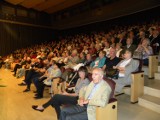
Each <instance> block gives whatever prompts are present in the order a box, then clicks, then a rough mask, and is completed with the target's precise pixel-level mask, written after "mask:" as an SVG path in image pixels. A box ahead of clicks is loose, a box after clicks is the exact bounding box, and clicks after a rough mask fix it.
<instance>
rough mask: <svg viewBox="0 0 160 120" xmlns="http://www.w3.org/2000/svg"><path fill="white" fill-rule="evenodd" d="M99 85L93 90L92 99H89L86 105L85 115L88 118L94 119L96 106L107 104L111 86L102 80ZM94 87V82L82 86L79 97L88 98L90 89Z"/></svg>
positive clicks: (89, 119)
mask: <svg viewBox="0 0 160 120" xmlns="http://www.w3.org/2000/svg"><path fill="white" fill-rule="evenodd" d="M99 84H100V86H99V87H98V89H97V90H96V91H95V93H94V95H93V96H92V99H90V100H89V103H88V107H87V115H88V120H96V107H97V106H100V107H104V106H105V105H107V104H108V101H109V97H110V93H111V88H110V86H109V85H108V83H107V82H106V81H104V80H102V81H101V82H100V83H99ZM93 87H94V83H93V82H91V83H90V84H89V85H88V86H86V87H84V88H82V89H81V90H80V93H79V98H84V99H85V100H87V99H88V97H89V95H90V93H91V91H92V89H93Z"/></svg>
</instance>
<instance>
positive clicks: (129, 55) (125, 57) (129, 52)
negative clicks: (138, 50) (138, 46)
mask: <svg viewBox="0 0 160 120" xmlns="http://www.w3.org/2000/svg"><path fill="white" fill-rule="evenodd" d="M132 54H133V53H132V51H131V50H129V49H127V50H126V51H125V53H124V56H123V57H124V59H126V60H128V59H130V58H132Z"/></svg>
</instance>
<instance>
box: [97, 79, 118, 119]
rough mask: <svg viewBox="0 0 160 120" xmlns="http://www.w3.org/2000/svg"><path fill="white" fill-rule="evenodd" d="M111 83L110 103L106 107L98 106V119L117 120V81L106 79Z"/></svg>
mask: <svg viewBox="0 0 160 120" xmlns="http://www.w3.org/2000/svg"><path fill="white" fill-rule="evenodd" d="M105 80H106V82H107V83H108V84H109V85H110V87H111V89H112V92H111V94H110V99H109V103H108V104H107V105H106V106H105V107H97V108H96V120H104V119H105V120H117V100H116V99H115V98H114V90H115V82H114V81H113V80H111V79H105Z"/></svg>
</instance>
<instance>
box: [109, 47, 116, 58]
mask: <svg viewBox="0 0 160 120" xmlns="http://www.w3.org/2000/svg"><path fill="white" fill-rule="evenodd" d="M109 56H110V57H111V58H114V57H116V49H115V48H111V49H110V51H109Z"/></svg>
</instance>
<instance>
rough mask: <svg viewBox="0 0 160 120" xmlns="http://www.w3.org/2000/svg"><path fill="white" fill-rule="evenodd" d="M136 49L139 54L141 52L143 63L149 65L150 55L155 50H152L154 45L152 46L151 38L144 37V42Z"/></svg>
mask: <svg viewBox="0 0 160 120" xmlns="http://www.w3.org/2000/svg"><path fill="white" fill-rule="evenodd" d="M135 51H136V52H138V53H139V54H141V56H142V60H143V65H148V62H149V60H148V58H149V55H152V54H153V50H152V47H151V46H150V41H149V39H147V38H145V39H143V42H142V44H139V45H138V47H137V49H136V50H135Z"/></svg>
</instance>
